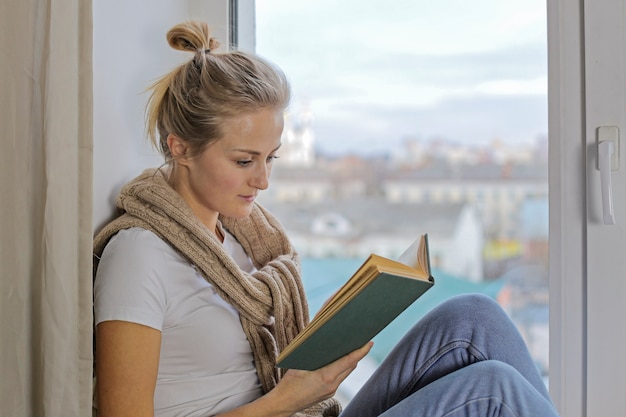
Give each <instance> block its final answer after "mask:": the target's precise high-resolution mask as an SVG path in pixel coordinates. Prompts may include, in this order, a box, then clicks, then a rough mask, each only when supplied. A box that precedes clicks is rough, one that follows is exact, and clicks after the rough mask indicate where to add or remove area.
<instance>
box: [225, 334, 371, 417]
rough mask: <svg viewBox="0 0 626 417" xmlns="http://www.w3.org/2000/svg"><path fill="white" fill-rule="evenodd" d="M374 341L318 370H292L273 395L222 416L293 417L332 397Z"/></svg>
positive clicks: (272, 391) (270, 393) (277, 386)
mask: <svg viewBox="0 0 626 417" xmlns="http://www.w3.org/2000/svg"><path fill="white" fill-rule="evenodd" d="M372 346H373V342H369V343H367V344H366V345H365V346H363V347H362V348H360V349H357V350H355V351H354V352H352V353H350V354H348V355H346V356H344V357H343V358H340V359H338V360H337V361H335V362H333V363H331V364H330V365H327V366H325V367H323V368H320V369H318V370H316V371H300V370H294V369H291V370H289V371H287V372H286V373H285V376H284V377H283V378H282V379H281V380H280V382H279V383H278V385H276V387H275V388H274V389H273V390H271V391H270V392H269V393H267V394H265V395H264V396H262V397H260V398H259V399H257V400H256V401H253V402H251V403H249V404H246V405H244V406H241V407H238V408H236V409H234V410H231V411H229V412H226V413H223V414H220V415H219V416H218V417H270V416H271V417H289V416H291V415H293V414H294V413H296V412H298V411H302V410H304V409H306V408H308V407H310V406H312V405H314V404H317V403H318V402H320V401H322V400H325V399H327V398H330V397H332V396H333V395H334V394H335V392H336V391H337V388H338V387H339V384H341V383H342V382H343V380H344V379H346V377H347V376H348V375H350V373H351V372H352V371H353V370H354V369H355V368H356V366H357V363H358V362H359V361H360V360H361V359H363V358H364V357H365V355H367V354H368V352H369V351H370V349H371V348H372Z"/></svg>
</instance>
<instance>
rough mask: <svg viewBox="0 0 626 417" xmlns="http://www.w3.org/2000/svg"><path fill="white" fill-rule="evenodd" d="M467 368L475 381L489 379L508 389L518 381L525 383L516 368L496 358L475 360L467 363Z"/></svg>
mask: <svg viewBox="0 0 626 417" xmlns="http://www.w3.org/2000/svg"><path fill="white" fill-rule="evenodd" d="M467 370H468V372H469V373H471V374H472V378H475V380H476V381H489V382H490V383H491V384H492V385H493V386H496V387H499V388H500V389H510V388H512V387H514V386H517V385H519V384H520V383H524V384H526V383H527V381H526V380H525V379H524V377H523V376H522V374H520V373H519V371H518V370H517V369H515V368H514V367H513V366H511V365H509V364H507V363H504V362H501V361H498V360H485V361H480V362H475V363H473V364H471V365H468V366H467Z"/></svg>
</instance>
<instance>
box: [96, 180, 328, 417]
mask: <svg viewBox="0 0 626 417" xmlns="http://www.w3.org/2000/svg"><path fill="white" fill-rule="evenodd" d="M116 203H117V207H118V209H119V210H120V213H119V214H120V215H119V216H118V217H117V218H116V219H115V220H113V221H112V222H111V223H109V224H107V225H106V226H105V227H104V228H103V229H102V230H101V231H100V232H99V233H98V234H97V236H96V238H95V240H94V255H95V256H94V273H95V270H96V268H97V261H98V259H99V257H100V255H101V254H102V251H103V250H104V247H105V246H106V244H107V243H108V241H109V239H110V238H111V237H112V236H113V235H115V234H116V233H117V232H118V231H120V230H122V229H128V228H131V227H141V228H143V229H146V230H150V231H152V232H153V233H155V234H156V235H157V236H159V237H160V238H161V239H163V240H165V241H166V242H168V243H169V244H170V245H171V246H172V247H173V248H174V249H175V250H176V251H178V252H179V253H180V254H182V255H183V256H184V257H185V258H186V259H188V260H189V262H190V263H191V264H192V265H194V266H195V267H196V268H197V269H198V270H199V271H200V272H201V273H202V275H203V276H204V278H205V279H206V280H207V281H209V282H210V283H211V284H212V285H213V286H214V287H215V288H216V290H217V291H218V293H219V294H220V296H221V297H223V298H224V299H225V300H226V301H227V302H229V303H230V304H231V305H233V306H234V307H235V308H236V309H237V310H238V311H239V316H240V320H241V325H242V327H243V330H244V333H245V334H246V336H247V338H248V341H249V342H250V346H251V348H252V352H253V355H254V360H255V365H256V368H257V373H258V375H259V379H260V381H261V385H262V387H263V389H264V391H265V392H268V391H270V390H271V389H272V388H273V387H274V386H275V385H276V383H277V382H278V380H279V379H280V378H281V376H282V374H283V371H282V370H280V369H278V368H276V356H277V354H278V352H280V351H281V350H282V349H283V348H284V347H285V346H286V345H287V344H288V343H289V341H290V340H291V339H293V337H294V336H295V335H296V334H298V333H299V332H300V331H301V330H302V329H303V328H304V326H306V324H307V323H308V320H309V316H308V305H307V301H306V297H305V294H304V288H303V286H302V282H301V280H300V262H299V258H298V255H297V253H296V251H295V250H294V248H293V246H292V245H291V244H290V242H289V240H288V239H287V237H286V236H285V233H284V231H283V229H282V227H281V226H280V224H279V223H278V221H277V220H276V219H275V218H274V217H273V216H272V215H271V214H270V213H268V212H267V211H266V210H264V209H263V208H262V207H261V206H259V205H258V204H255V206H254V208H253V210H252V213H251V214H250V215H249V216H247V217H246V218H243V219H234V218H228V217H223V216H220V221H221V222H222V224H223V226H224V227H225V228H226V229H227V230H228V231H229V232H230V233H231V234H233V235H234V236H235V238H236V239H237V240H238V241H239V243H241V245H242V246H243V248H244V249H245V251H246V253H247V254H248V255H249V256H250V258H251V259H252V262H253V263H254V265H255V267H256V268H257V271H256V272H254V273H253V274H247V273H245V272H243V271H242V270H241V269H240V268H239V267H238V266H237V264H236V263H235V262H234V261H233V259H232V258H231V257H230V256H229V255H228V254H227V253H226V252H225V251H224V248H223V246H222V244H221V242H220V241H219V240H217V238H216V237H215V235H214V234H213V233H212V232H211V231H210V230H208V228H207V227H206V226H204V224H202V223H201V222H200V221H199V220H198V218H197V217H196V216H195V215H194V214H193V212H192V211H191V208H190V207H189V206H188V205H187V203H186V202H185V201H184V200H183V199H182V197H181V196H180V195H179V194H178V193H177V192H176V191H174V189H172V188H171V187H170V185H169V184H168V183H167V181H166V178H165V177H164V174H163V173H162V172H161V171H160V170H154V169H149V170H146V171H144V172H143V173H142V174H141V175H140V176H139V177H137V178H135V179H134V180H133V181H131V182H130V183H128V184H127V185H126V186H125V187H124V188H123V189H122V191H121V192H120V194H119V196H118V197H117V201H116ZM339 411H340V408H339V404H338V403H337V402H336V401H335V400H333V399H330V400H327V401H324V402H323V403H320V404H319V405H317V406H315V407H312V408H311V409H308V410H306V411H305V412H303V413H298V414H297V415H302V416H304V415H306V416H328V417H330V416H336V415H338V414H339Z"/></svg>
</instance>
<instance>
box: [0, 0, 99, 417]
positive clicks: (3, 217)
mask: <svg viewBox="0 0 626 417" xmlns="http://www.w3.org/2000/svg"><path fill="white" fill-rule="evenodd" d="M91 7H92V3H91V0H13V1H11V0H2V1H1V2H0V34H1V35H0V135H1V138H2V141H1V143H2V148H1V152H2V159H1V161H2V163H0V233H1V235H0V237H1V239H0V274H1V275H0V317H1V320H0V381H1V382H0V384H1V387H0V388H1V389H0V415H2V416H11V417H18V416H20V417H21V416H46V417H56V416H59V417H61V416H62V417H71V416H88V415H91V376H92V296H91V286H92V278H91V268H92V267H91V240H92V214H91V213H92V64H91V62H92V49H91V40H92V35H91V33H92V29H91V22H92V10H91Z"/></svg>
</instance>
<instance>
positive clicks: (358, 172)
mask: <svg viewBox="0 0 626 417" xmlns="http://www.w3.org/2000/svg"><path fill="white" fill-rule="evenodd" d="M285 120H286V122H285V130H284V133H283V137H282V143H283V145H282V147H281V150H280V152H279V156H280V159H278V160H277V161H276V163H275V165H274V168H273V172H272V178H271V186H270V188H269V189H268V190H266V191H264V192H263V193H261V195H260V196H259V202H260V203H261V204H262V205H264V206H265V207H267V208H268V209H269V210H270V211H271V212H272V213H273V214H274V215H275V216H276V217H277V218H278V219H279V220H280V221H281V223H282V224H283V226H284V227H285V229H286V231H287V233H288V234H289V235H290V237H291V239H292V241H293V243H294V245H295V246H296V249H297V250H298V252H299V253H300V255H301V257H302V258H303V259H305V260H306V262H308V263H311V262H317V263H318V264H320V265H322V264H323V262H327V261H328V260H332V259H364V258H365V257H367V256H368V255H369V254H370V253H377V254H379V255H383V256H387V257H392V258H393V257H397V256H399V255H400V254H401V253H402V252H403V251H404V250H405V249H406V248H407V247H408V246H409V245H410V244H411V243H412V242H413V241H414V240H415V239H416V238H417V237H418V235H419V234H421V233H428V236H429V242H430V254H431V263H432V267H433V270H434V271H437V273H438V274H440V275H445V276H451V277H453V279H454V280H456V281H455V282H461V281H463V282H467V283H468V285H469V284H474V285H476V287H467V288H470V289H471V288H490V289H491V290H490V291H492V290H493V288H497V291H495V292H493V293H492V294H491V295H492V296H493V297H494V298H496V299H497V301H498V302H499V303H500V304H501V305H502V306H503V308H505V310H506V311H507V312H508V313H509V315H510V316H511V318H512V319H513V320H514V321H515V322H516V324H517V325H518V328H519V329H520V331H521V332H522V335H523V336H524V338H525V339H526V341H527V343H528V345H529V348H530V350H531V353H532V355H533V357H534V358H535V360H536V363H537V366H538V368H539V369H540V371H541V372H542V373H543V374H544V375H547V370H548V276H547V269H548V181H547V180H548V151H547V146H548V143H547V137H537V138H532V140H529V141H528V142H527V143H525V144H515V145H512V144H509V143H507V142H506V141H504V140H501V139H498V138H494V139H492V140H490V141H487V142H485V145H481V146H478V145H464V144H458V143H454V142H453V141H450V140H446V139H445V138H431V139H422V138H406V139H405V140H404V141H403V144H402V146H401V147H399V148H398V147H395V148H393V149H390V150H389V152H388V153H384V154H383V153H379V154H377V155H375V156H372V155H371V154H358V153H346V154H344V155H334V154H333V155H326V154H324V153H323V152H321V151H319V150H317V149H316V144H315V135H314V128H313V123H312V115H311V114H310V113H308V112H303V113H302V114H298V115H292V114H287V115H286V116H285ZM316 268H317V267H316ZM318 270H319V268H318ZM305 272H306V271H305ZM436 278H437V277H436ZM304 279H305V284H306V279H307V277H306V276H305V277H304ZM345 279H347V277H346V276H343V277H338V278H337V280H338V281H339V282H337V283H336V284H337V285H340V284H341V283H342V281H345ZM493 283H496V284H497V287H494V286H493V285H491V286H490V285H489V284H493ZM441 285H444V284H443V283H442V284H441ZM445 285H448V284H445Z"/></svg>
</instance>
